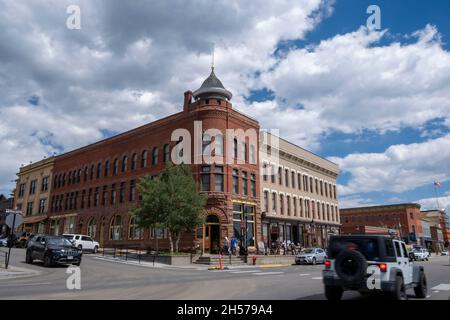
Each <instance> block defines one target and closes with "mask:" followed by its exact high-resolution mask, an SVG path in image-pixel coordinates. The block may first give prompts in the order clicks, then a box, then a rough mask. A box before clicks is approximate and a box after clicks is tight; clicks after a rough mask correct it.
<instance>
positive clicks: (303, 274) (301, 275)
mask: <svg viewBox="0 0 450 320" xmlns="http://www.w3.org/2000/svg"><path fill="white" fill-rule="evenodd" d="M309 275H311V274H309V273H300V274H299V276H300V277H304V276H309Z"/></svg>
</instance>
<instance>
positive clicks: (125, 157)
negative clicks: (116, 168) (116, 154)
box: [122, 156, 128, 172]
mask: <svg viewBox="0 0 450 320" xmlns="http://www.w3.org/2000/svg"><path fill="white" fill-rule="evenodd" d="M127 167H128V157H127V156H123V158H122V172H126V171H127Z"/></svg>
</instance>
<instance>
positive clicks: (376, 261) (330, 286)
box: [323, 235, 427, 300]
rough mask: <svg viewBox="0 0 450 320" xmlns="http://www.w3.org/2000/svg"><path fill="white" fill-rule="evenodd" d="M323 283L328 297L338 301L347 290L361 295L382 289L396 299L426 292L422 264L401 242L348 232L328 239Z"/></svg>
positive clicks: (422, 296)
mask: <svg viewBox="0 0 450 320" xmlns="http://www.w3.org/2000/svg"><path fill="white" fill-rule="evenodd" d="M328 254H329V259H327V261H325V270H324V271H323V283H324V285H325V296H326V297H327V299H328V300H340V299H341V298H342V294H343V292H344V291H347V290H356V291H359V292H360V293H362V294H366V293H375V292H385V293H388V294H389V295H390V296H391V297H392V298H394V299H396V300H406V299H407V298H408V296H407V294H406V290H408V289H414V293H415V295H416V297H418V298H425V297H426V295H427V280H426V277H425V270H424V268H423V267H422V266H415V265H414V264H413V263H412V259H411V258H410V257H409V253H408V251H407V249H406V245H405V243H404V242H403V241H399V240H395V239H392V238H390V237H386V236H376V235H373V236H372V235H349V236H332V237H331V238H330V243H329V249H328Z"/></svg>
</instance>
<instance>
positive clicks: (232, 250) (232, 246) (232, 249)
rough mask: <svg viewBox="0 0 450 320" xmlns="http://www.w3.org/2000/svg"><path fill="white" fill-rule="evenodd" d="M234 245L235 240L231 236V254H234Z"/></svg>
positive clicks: (235, 244) (235, 243)
mask: <svg viewBox="0 0 450 320" xmlns="http://www.w3.org/2000/svg"><path fill="white" fill-rule="evenodd" d="M236 246H237V240H236V238H235V237H233V238H231V253H232V255H233V256H235V255H236Z"/></svg>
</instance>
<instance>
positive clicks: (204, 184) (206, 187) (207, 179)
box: [200, 166, 211, 191]
mask: <svg viewBox="0 0 450 320" xmlns="http://www.w3.org/2000/svg"><path fill="white" fill-rule="evenodd" d="M200 190H201V191H210V190H211V167H210V166H203V167H202V168H201V173H200Z"/></svg>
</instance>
